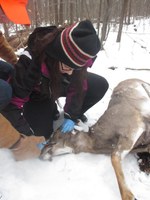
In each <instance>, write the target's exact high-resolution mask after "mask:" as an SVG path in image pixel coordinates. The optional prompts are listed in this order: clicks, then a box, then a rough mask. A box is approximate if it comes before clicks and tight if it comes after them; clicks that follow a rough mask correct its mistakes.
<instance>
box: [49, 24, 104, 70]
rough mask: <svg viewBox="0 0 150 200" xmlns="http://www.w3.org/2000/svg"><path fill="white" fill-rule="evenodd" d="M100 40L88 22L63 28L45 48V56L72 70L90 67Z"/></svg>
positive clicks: (98, 48)
mask: <svg viewBox="0 0 150 200" xmlns="http://www.w3.org/2000/svg"><path fill="white" fill-rule="evenodd" d="M100 47H101V45H100V40H99V38H98V36H97V34H96V31H95V29H94V27H93V25H92V23H91V22H90V21H89V20H85V21H81V22H78V23H75V24H73V25H72V26H69V27H67V28H65V29H64V30H63V31H62V32H61V34H59V35H58V36H57V37H56V39H55V40H54V42H53V43H51V44H50V45H49V46H48V48H47V54H48V55H49V56H51V57H54V58H55V59H57V60H58V61H61V62H62V63H64V64H66V65H68V66H69V67H71V68H74V69H81V67H84V66H86V67H88V66H91V65H92V63H93V60H94V59H95V57H96V54H97V53H98V52H99V50H100Z"/></svg>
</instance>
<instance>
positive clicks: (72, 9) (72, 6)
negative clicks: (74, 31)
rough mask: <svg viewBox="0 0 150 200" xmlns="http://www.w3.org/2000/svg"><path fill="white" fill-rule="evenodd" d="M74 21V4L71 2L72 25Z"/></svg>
mask: <svg viewBox="0 0 150 200" xmlns="http://www.w3.org/2000/svg"><path fill="white" fill-rule="evenodd" d="M73 21H74V2H73V1H72V0H71V1H70V23H71V24H72V23H73Z"/></svg>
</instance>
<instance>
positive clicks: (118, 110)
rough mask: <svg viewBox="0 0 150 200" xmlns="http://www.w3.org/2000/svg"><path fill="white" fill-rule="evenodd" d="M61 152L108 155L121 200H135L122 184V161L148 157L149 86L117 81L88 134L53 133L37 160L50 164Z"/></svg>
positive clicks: (137, 80) (149, 147)
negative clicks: (134, 156)
mask: <svg viewBox="0 0 150 200" xmlns="http://www.w3.org/2000/svg"><path fill="white" fill-rule="evenodd" d="M63 149H67V151H68V153H80V152H88V153H94V154H109V155H110V156H111V163H112V166H113V169H114V172H115V175H116V179H117V182H118V186H119V190H120V195H121V198H122V200H136V198H135V197H134V195H133V193H132V191H131V190H130V189H129V188H128V186H127V183H126V181H125V175H124V173H123V169H122V160H123V159H124V158H125V156H127V155H128V154H129V153H130V152H131V153H138V152H149V153H150V84H149V83H147V82H144V81H143V80H140V79H134V78H133V79H127V80H123V81H121V82H120V83H119V84H118V85H117V86H116V87H115V88H114V89H113V92H112V95H111V97H110V101H109V103H108V107H107V109H106V110H105V112H104V113H103V115H102V116H101V117H100V118H99V119H98V121H97V122H96V123H95V124H94V125H93V126H91V127H89V130H88V132H84V131H80V130H77V131H75V132H71V133H67V134H62V133H61V131H60V130H59V129H58V130H56V131H55V132H54V135H53V136H52V138H51V139H50V140H49V142H48V143H47V145H45V147H44V148H43V150H42V153H41V158H42V159H45V160H46V159H49V160H51V159H52V157H53V156H55V155H57V154H59V153H60V152H63ZM65 152H66V151H65ZM62 154H63V153H62Z"/></svg>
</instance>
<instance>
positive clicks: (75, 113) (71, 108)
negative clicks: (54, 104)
mask: <svg viewBox="0 0 150 200" xmlns="http://www.w3.org/2000/svg"><path fill="white" fill-rule="evenodd" d="M78 73H80V72H76V74H75V77H74V78H73V80H72V81H71V83H70V86H69V88H68V92H67V96H66V103H65V106H64V112H65V118H68V119H71V120H73V121H76V120H77V119H78V118H79V117H80V114H81V111H82V110H81V109H82V105H83V101H84V97H85V94H86V91H87V87H88V86H87V78H86V76H87V71H85V72H84V74H83V77H82V80H81V81H78V77H79V75H78ZM78 84H79V85H78ZM79 87H81V88H79ZM78 90H80V92H79V91H78Z"/></svg>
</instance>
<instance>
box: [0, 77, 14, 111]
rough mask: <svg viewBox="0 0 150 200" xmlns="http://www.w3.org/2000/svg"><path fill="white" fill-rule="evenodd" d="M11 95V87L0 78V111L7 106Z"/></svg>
mask: <svg viewBox="0 0 150 200" xmlns="http://www.w3.org/2000/svg"><path fill="white" fill-rule="evenodd" d="M11 97H12V88H11V86H10V85H9V83H7V82H6V81H4V80H2V79H0V112H1V111H2V109H3V108H4V107H5V106H7V104H8V103H9V102H10V100H11Z"/></svg>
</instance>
